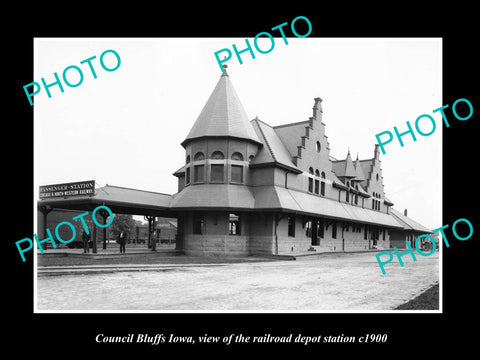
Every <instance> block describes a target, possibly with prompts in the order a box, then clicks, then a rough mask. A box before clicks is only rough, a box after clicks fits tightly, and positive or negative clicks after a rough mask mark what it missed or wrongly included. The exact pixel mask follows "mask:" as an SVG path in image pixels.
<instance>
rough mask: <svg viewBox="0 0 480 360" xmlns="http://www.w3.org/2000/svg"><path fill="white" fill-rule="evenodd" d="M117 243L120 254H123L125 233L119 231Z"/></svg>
mask: <svg viewBox="0 0 480 360" xmlns="http://www.w3.org/2000/svg"><path fill="white" fill-rule="evenodd" d="M118 243H119V244H120V253H124V254H125V244H126V243H127V234H126V233H125V231H121V232H120V234H119V235H118Z"/></svg>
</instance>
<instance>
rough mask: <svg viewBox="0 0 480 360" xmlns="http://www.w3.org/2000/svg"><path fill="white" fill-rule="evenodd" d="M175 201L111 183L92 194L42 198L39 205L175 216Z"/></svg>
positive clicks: (167, 196)
mask: <svg viewBox="0 0 480 360" xmlns="http://www.w3.org/2000/svg"><path fill="white" fill-rule="evenodd" d="M171 200H172V196H171V195H168V194H163V193H157V192H152V191H145V190H137V189H131V188H125V187H120V186H113V185H108V184H107V185H106V186H104V187H101V188H98V189H95V193H94V194H92V195H84V196H74V197H68V196H65V197H60V198H47V199H40V200H39V201H38V202H37V206H38V207H39V208H42V207H45V208H47V209H53V208H55V209H70V210H80V211H81V210H86V211H88V210H93V209H94V208H96V207H97V206H99V205H105V206H107V207H108V208H109V209H110V210H112V212H113V213H117V214H131V215H150V216H172V215H173V213H172V211H171V210H170V202H171Z"/></svg>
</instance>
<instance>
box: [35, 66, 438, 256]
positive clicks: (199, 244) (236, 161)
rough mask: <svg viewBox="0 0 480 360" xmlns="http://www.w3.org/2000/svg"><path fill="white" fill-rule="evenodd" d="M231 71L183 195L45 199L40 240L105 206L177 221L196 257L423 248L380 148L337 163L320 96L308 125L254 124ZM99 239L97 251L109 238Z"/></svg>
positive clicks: (189, 146) (194, 146) (187, 172)
mask: <svg viewBox="0 0 480 360" xmlns="http://www.w3.org/2000/svg"><path fill="white" fill-rule="evenodd" d="M224 67H225V70H224V72H223V73H222V75H221V76H220V79H219V81H218V83H217V85H216V87H215V89H214V90H213V92H212V94H211V95H210V97H209V99H208V100H207V103H206V104H205V106H204V108H203V109H202V111H201V113H200V115H199V116H198V118H197V120H196V121H195V123H194V124H193V127H192V128H191V130H190V132H189V133H188V134H187V136H186V138H185V140H184V141H183V142H182V144H181V145H182V146H183V148H184V149H185V163H184V164H183V165H182V166H181V167H180V168H179V169H178V170H177V171H176V172H175V173H174V175H175V176H176V177H177V178H178V192H177V193H175V194H173V195H169V194H163V193H155V192H150V191H142V190H137V189H129V188H122V187H116V186H111V185H106V186H105V187H103V188H99V189H95V192H94V193H92V194H90V195H87V196H80V197H77V198H74V199H73V198H72V199H68V198H63V199H57V198H55V199H50V198H45V199H40V200H39V201H38V209H39V213H38V214H39V215H38V216H39V233H42V232H43V233H44V231H43V230H42V228H46V227H47V214H48V212H49V211H51V209H58V208H60V209H72V210H82V211H85V210H90V211H92V210H93V209H94V208H95V207H96V206H97V205H101V204H103V205H107V206H109V207H110V208H111V209H112V211H113V212H115V213H120V214H123V213H126V214H137V215H138V214H142V215H147V216H148V218H149V222H150V221H153V223H154V219H155V217H158V216H162V217H172V218H177V236H176V249H177V250H181V251H183V252H185V253H186V254H190V255H237V256H238V255H241V256H244V255H252V254H280V255H281V254H289V255H292V254H299V253H305V252H308V251H317V252H321V251H327V252H330V251H331V252H334V251H361V250H369V249H390V248H392V247H393V246H396V247H398V248H405V247H406V244H407V242H409V243H410V244H411V246H412V248H413V247H414V245H415V244H414V241H415V239H416V237H417V236H418V235H420V234H424V233H431V230H429V229H427V228H426V227H424V226H423V225H421V224H419V223H418V222H416V221H414V220H413V219H410V218H409V217H407V216H406V214H401V213H400V212H397V211H395V210H394V209H392V206H393V203H392V202H391V201H390V200H389V199H388V198H387V197H386V196H385V192H384V186H383V177H382V168H381V160H380V150H379V146H378V145H375V146H374V147H373V148H372V150H373V151H372V155H373V156H372V157H371V158H368V159H359V158H358V156H357V158H356V159H355V160H353V159H352V157H351V155H350V151H348V153H347V155H346V157H345V159H342V160H338V159H335V158H333V157H332V156H330V149H329V142H328V138H327V136H326V135H325V124H324V122H323V118H322V100H321V99H320V98H315V99H314V103H313V113H312V116H311V117H310V118H309V119H308V120H305V121H300V122H294V123H290V124H285V125H280V126H274V127H272V126H270V125H269V124H267V123H265V122H264V121H262V120H260V119H258V118H255V119H253V120H249V118H248V116H247V114H246V113H245V110H244V108H243V106H242V104H241V102H240V99H239V98H238V96H237V94H236V92H235V89H234V88H233V85H232V82H231V81H230V77H229V75H228V73H227V71H226V66H224ZM104 221H105V219H104ZM93 233H94V236H93V238H94V239H96V240H94V243H95V244H96V242H98V241H99V239H98V237H99V236H100V239H101V238H102V235H101V233H102V232H101V231H98V232H95V227H93ZM105 236H106V235H105V232H103V241H104V242H105ZM66 237H67V238H68V236H66ZM100 241H101V240H100ZM95 251H96V245H95V246H94V252H95Z"/></svg>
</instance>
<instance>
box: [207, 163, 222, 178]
mask: <svg viewBox="0 0 480 360" xmlns="http://www.w3.org/2000/svg"><path fill="white" fill-rule="evenodd" d="M223 169H224V165H223V164H212V165H211V166H210V181H212V182H223V181H224V175H223V174H224V171H223Z"/></svg>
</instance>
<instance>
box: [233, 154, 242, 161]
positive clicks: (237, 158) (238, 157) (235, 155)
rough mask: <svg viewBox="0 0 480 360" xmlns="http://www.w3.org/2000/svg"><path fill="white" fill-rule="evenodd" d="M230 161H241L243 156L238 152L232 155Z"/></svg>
mask: <svg viewBox="0 0 480 360" xmlns="http://www.w3.org/2000/svg"><path fill="white" fill-rule="evenodd" d="M232 160H240V161H243V155H242V154H240V153H239V152H234V153H233V154H232Z"/></svg>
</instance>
